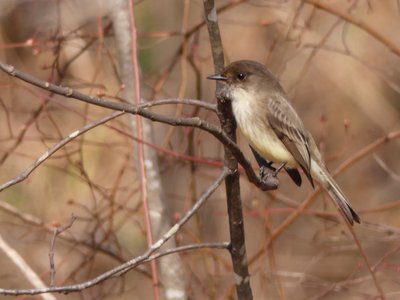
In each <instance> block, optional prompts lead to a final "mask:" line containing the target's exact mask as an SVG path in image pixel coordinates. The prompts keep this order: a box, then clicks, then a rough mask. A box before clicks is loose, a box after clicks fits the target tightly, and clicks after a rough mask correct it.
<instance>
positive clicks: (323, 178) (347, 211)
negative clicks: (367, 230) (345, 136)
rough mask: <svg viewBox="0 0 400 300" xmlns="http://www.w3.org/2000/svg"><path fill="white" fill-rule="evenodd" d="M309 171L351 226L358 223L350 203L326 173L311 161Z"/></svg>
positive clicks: (357, 216)
mask: <svg viewBox="0 0 400 300" xmlns="http://www.w3.org/2000/svg"><path fill="white" fill-rule="evenodd" d="M311 170H312V173H313V176H314V177H315V179H317V180H318V181H319V182H320V183H321V184H322V185H323V187H324V188H325V189H326V191H327V192H328V193H329V195H330V196H331V198H332V199H333V200H335V202H336V204H337V206H338V207H339V209H340V210H341V211H342V212H343V215H344V216H345V217H346V219H347V220H348V221H349V223H350V224H351V225H353V224H354V222H357V223H360V222H361V219H360V217H359V215H358V214H357V213H356V212H355V210H354V209H353V208H352V207H351V205H350V203H349V202H348V201H347V199H346V196H345V195H344V193H343V192H342V190H341V189H340V188H339V186H338V185H337V183H336V182H335V180H334V179H333V178H332V176H331V175H330V174H329V173H328V171H327V170H326V169H325V168H324V167H321V166H320V165H319V164H317V163H316V162H314V161H312V166H311Z"/></svg>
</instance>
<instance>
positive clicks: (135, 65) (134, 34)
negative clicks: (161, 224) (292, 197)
mask: <svg viewBox="0 0 400 300" xmlns="http://www.w3.org/2000/svg"><path fill="white" fill-rule="evenodd" d="M134 6H135V5H134V1H133V0H130V1H129V15H130V22H131V30H132V62H133V66H132V67H133V73H134V77H135V100H136V104H138V105H139V104H140V102H141V94H140V77H139V62H138V54H137V30H136V22H135V10H134ZM136 130H137V137H138V138H139V139H143V131H142V120H141V118H140V117H139V116H136ZM138 158H139V168H140V178H141V185H140V187H141V197H142V203H143V210H144V219H145V224H146V234H147V245H148V246H149V247H151V245H152V244H153V235H152V230H151V222H150V214H149V206H148V203H147V200H148V199H147V176H146V167H145V165H144V146H143V144H142V143H138ZM150 266H151V273H152V278H153V288H154V298H155V299H156V300H158V299H160V291H159V288H158V273H157V264H156V262H155V261H154V260H153V261H151V262H150Z"/></svg>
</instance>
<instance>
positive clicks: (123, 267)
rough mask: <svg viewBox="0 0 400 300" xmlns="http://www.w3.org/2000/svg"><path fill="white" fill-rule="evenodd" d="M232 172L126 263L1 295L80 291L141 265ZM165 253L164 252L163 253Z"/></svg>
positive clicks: (219, 179) (209, 188)
mask: <svg viewBox="0 0 400 300" xmlns="http://www.w3.org/2000/svg"><path fill="white" fill-rule="evenodd" d="M230 174H232V171H230V170H228V169H227V168H224V169H223V170H222V172H221V174H220V175H219V176H218V178H217V179H216V180H215V181H214V182H213V183H212V184H211V185H210V186H209V187H208V189H207V190H206V191H205V192H204V193H203V194H202V195H201V196H200V197H199V199H198V201H197V202H196V203H195V204H194V205H193V206H192V208H191V209H190V210H189V211H188V212H187V213H186V215H185V216H184V217H183V218H182V219H181V220H179V222H177V223H176V224H175V225H174V226H172V227H171V228H170V229H169V230H168V231H167V232H166V233H165V234H164V235H163V236H162V237H161V238H160V239H159V240H157V241H156V242H155V243H154V244H153V245H151V247H149V248H148V249H147V251H146V252H145V253H144V254H142V255H140V256H137V257H135V258H133V259H131V260H129V261H127V262H126V263H123V264H121V265H119V266H117V267H115V268H113V269H111V270H109V271H107V272H105V273H103V274H101V275H99V276H97V277H95V278H93V279H91V280H88V281H85V282H82V283H79V284H74V285H67V286H58V287H57V286H56V287H47V288H38V289H15V290H11V289H2V288H0V294H2V295H14V296H16V295H37V294H43V293H71V292H76V291H82V290H84V289H87V288H89V287H92V286H94V285H97V284H99V283H101V282H103V281H105V280H107V279H110V278H113V277H115V276H120V275H122V274H123V273H125V272H128V271H129V270H131V269H133V268H135V267H137V266H138V265H141V264H143V263H145V262H147V261H149V260H150V259H151V256H152V255H153V254H154V253H155V252H156V251H158V250H159V249H160V248H161V247H162V246H163V245H164V244H165V243H166V242H167V241H168V240H169V239H170V238H171V237H173V236H174V235H175V234H176V233H177V232H178V231H179V230H180V229H181V228H182V226H183V225H184V224H186V223H187V222H188V221H189V220H190V218H191V217H192V216H193V215H194V214H195V213H196V212H197V211H198V210H199V209H200V207H201V206H202V205H203V204H204V203H205V202H206V201H207V199H208V198H209V197H210V196H211V195H212V194H213V193H214V191H215V190H216V189H217V188H218V187H219V186H220V184H221V183H222V182H223V181H224V179H225V178H226V177H227V176H229V175H230ZM165 255H166V254H165Z"/></svg>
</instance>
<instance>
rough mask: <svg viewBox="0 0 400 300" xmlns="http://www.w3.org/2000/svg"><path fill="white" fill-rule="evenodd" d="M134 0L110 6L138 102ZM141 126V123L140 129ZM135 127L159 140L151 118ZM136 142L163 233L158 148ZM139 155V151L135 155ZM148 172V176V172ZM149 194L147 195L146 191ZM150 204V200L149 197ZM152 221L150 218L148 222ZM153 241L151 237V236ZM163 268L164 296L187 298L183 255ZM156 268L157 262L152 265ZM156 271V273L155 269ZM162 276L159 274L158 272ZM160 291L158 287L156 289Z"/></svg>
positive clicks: (130, 90)
mask: <svg viewBox="0 0 400 300" xmlns="http://www.w3.org/2000/svg"><path fill="white" fill-rule="evenodd" d="M133 6H134V3H133V1H130V0H118V1H116V0H109V1H108V7H109V9H110V10H111V12H112V13H111V17H112V22H113V28H114V32H115V40H116V46H117V48H118V60H119V69H120V77H121V80H122V84H123V86H124V90H123V95H122V96H123V98H125V99H127V100H128V101H131V102H132V101H133V99H136V102H138V101H143V100H142V99H141V98H142V97H141V90H140V77H139V72H140V66H139V63H138V58H137V57H138V56H137V42H136V38H137V34H136V26H135V23H134V15H133V13H134V11H133V8H134V7H133ZM137 126H140V132H138V128H137ZM131 127H132V131H133V132H137V134H138V136H137V137H138V138H139V140H141V141H144V142H145V143H149V144H153V145H154V144H156V142H155V140H154V135H153V127H152V123H151V121H150V120H144V119H141V120H140V121H138V120H137V119H135V117H132V119H131ZM136 145H137V147H140V148H141V150H140V148H139V149H137V148H136V147H135V144H134V149H133V151H134V152H135V153H138V151H141V154H140V155H139V157H140V158H139V159H140V162H139V165H138V166H137V169H140V171H139V170H138V171H139V172H140V174H141V180H142V198H143V200H147V199H151V201H149V203H148V209H147V210H146V211H147V216H148V217H149V218H148V219H151V227H152V228H151V230H150V228H147V233H148V234H149V233H150V232H152V236H153V237H155V238H158V237H160V234H161V233H162V232H164V231H166V230H167V228H169V227H170V225H171V224H170V215H169V213H168V211H167V207H166V204H167V203H166V201H164V200H165V199H164V196H163V195H164V190H163V185H162V180H161V175H160V172H159V166H158V157H157V152H156V150H154V149H152V148H146V149H143V143H138V144H136ZM136 156H137V155H136V154H135V155H134V157H136ZM142 174H143V176H142ZM144 175H145V176H144ZM143 192H144V193H145V194H147V196H145V194H144V193H143ZM146 205H147V201H146ZM148 224H150V221H149V222H148ZM148 243H150V240H148ZM166 246H167V247H169V248H174V247H175V246H176V245H175V240H173V239H170V240H169V241H168V242H167V245H166ZM158 266H159V269H160V277H161V281H162V283H163V287H164V298H165V299H167V300H172V299H173V300H181V299H182V300H183V299H186V298H187V297H186V290H185V288H186V282H185V278H186V277H185V274H184V267H183V264H182V261H181V259H180V256H178V255H169V256H165V257H163V258H162V259H160V260H158ZM152 268H153V270H155V264H153V265H152ZM153 274H155V273H154V272H153ZM157 277H158V276H157ZM153 283H154V285H155V287H156V286H157V285H158V279H157V278H153ZM155 294H157V295H158V289H156V290H155Z"/></svg>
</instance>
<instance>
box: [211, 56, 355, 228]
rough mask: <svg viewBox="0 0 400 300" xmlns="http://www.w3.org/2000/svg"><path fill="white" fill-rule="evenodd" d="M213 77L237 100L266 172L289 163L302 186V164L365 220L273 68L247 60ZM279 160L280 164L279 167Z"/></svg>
mask: <svg viewBox="0 0 400 300" xmlns="http://www.w3.org/2000/svg"><path fill="white" fill-rule="evenodd" d="M208 79H213V80H218V81H221V82H223V85H222V87H221V90H220V93H221V96H222V97H223V98H224V99H227V100H229V101H231V103H232V111H233V114H234V116H235V119H236V122H237V124H238V126H239V128H240V130H241V131H242V133H243V135H244V136H245V137H246V138H247V140H248V141H249V143H250V147H251V149H252V151H253V153H254V155H255V157H256V160H257V162H258V164H259V165H260V167H261V169H260V170H261V171H260V174H262V176H263V177H265V176H271V175H272V176H276V175H277V174H278V172H279V171H280V170H281V169H282V168H285V169H286V170H287V172H288V174H289V176H290V177H291V178H292V179H293V181H294V182H295V183H296V184H297V185H298V186H300V185H301V176H300V173H299V172H298V170H297V169H298V168H301V169H302V170H303V171H304V173H305V175H306V176H307V178H308V180H309V181H310V183H311V185H312V186H313V187H314V179H315V180H316V181H318V182H319V183H320V184H321V185H322V186H323V187H324V189H325V190H326V191H327V192H328V193H329V195H330V196H331V198H332V199H333V200H335V203H336V204H337V206H338V207H339V209H340V210H341V211H342V213H343V215H344V216H345V217H346V219H347V221H348V222H349V223H350V224H352V225H353V223H354V222H357V223H360V217H359V216H358V215H357V213H356V212H355V211H354V209H353V208H352V207H351V206H350V204H349V202H348V200H347V198H346V196H345V195H344V193H343V192H342V190H341V189H340V188H339V186H338V185H337V183H336V182H335V181H334V179H333V178H332V176H331V175H330V174H329V172H328V170H327V168H326V167H325V163H324V161H323V159H322V156H321V154H320V152H319V150H318V147H317V145H316V143H315V141H314V139H313V137H312V136H311V134H310V132H309V131H308V130H307V129H306V128H305V127H304V124H303V122H302V121H301V119H300V117H299V115H298V114H297V113H296V111H295V110H294V108H293V107H292V105H291V104H290V103H289V101H288V99H287V96H286V93H285V91H284V90H283V88H282V87H281V85H280V84H279V81H278V79H277V78H276V77H275V76H274V75H273V74H272V73H271V71H270V70H268V69H267V68H266V67H265V66H264V65H262V64H260V63H257V62H255V61H250V60H241V61H236V62H233V63H231V64H230V65H228V66H227V67H226V68H225V69H224V70H223V72H222V73H221V74H215V75H211V76H209V77H208ZM273 163H278V164H279V166H278V167H277V168H274V167H273V166H272V164H273ZM268 171H269V172H268Z"/></svg>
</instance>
